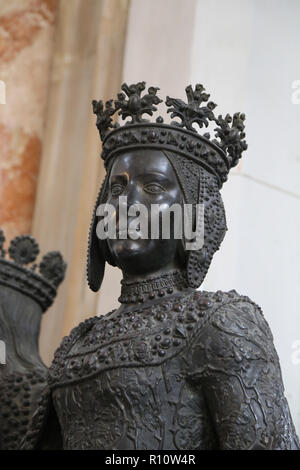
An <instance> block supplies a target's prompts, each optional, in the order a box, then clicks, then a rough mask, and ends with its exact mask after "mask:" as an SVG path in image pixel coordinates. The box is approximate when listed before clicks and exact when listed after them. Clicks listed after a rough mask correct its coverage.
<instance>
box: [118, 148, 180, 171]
mask: <svg viewBox="0 0 300 470" xmlns="http://www.w3.org/2000/svg"><path fill="white" fill-rule="evenodd" d="M125 171H126V172H128V171H129V172H131V173H139V174H141V173H145V174H147V173H157V172H159V173H163V174H166V175H167V174H168V175H170V176H171V175H172V176H173V174H174V170H173V168H172V165H171V164H170V162H169V160H168V158H167V157H166V156H165V155H164V154H163V152H161V151H160V150H150V149H149V150H147V149H141V150H138V149H137V150H134V151H129V152H124V153H122V154H120V155H118V156H117V157H116V158H115V161H114V163H113V165H112V169H111V175H114V174H118V173H122V172H125ZM174 176H175V175H174Z"/></svg>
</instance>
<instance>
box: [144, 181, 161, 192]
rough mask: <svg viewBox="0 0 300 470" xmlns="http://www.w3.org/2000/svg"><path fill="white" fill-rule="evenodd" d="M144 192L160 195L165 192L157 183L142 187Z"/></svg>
mask: <svg viewBox="0 0 300 470" xmlns="http://www.w3.org/2000/svg"><path fill="white" fill-rule="evenodd" d="M144 190H145V191H146V192H147V193H150V194H160V193H163V192H164V191H165V188H163V187H162V186H161V185H160V184H158V183H148V184H146V185H145V186H144Z"/></svg>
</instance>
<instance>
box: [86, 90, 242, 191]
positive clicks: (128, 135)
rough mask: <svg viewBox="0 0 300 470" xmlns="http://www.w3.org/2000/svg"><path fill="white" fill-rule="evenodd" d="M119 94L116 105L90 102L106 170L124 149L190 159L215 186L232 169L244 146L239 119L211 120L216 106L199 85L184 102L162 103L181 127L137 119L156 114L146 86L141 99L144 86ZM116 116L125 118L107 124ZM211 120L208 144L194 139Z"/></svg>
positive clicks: (160, 120)
mask: <svg viewBox="0 0 300 470" xmlns="http://www.w3.org/2000/svg"><path fill="white" fill-rule="evenodd" d="M121 88H122V90H123V92H124V93H123V92H121V93H119V94H118V99H117V100H109V101H107V102H106V103H105V106H104V104H103V102H102V101H96V100H94V101H93V111H94V114H96V115H97V127H98V130H99V133H100V137H101V140H102V142H103V146H102V158H103V160H104V162H105V166H106V167H107V165H108V162H109V160H110V158H111V157H112V156H114V155H116V154H117V153H120V152H122V151H124V150H129V149H135V148H152V149H160V150H169V151H171V152H174V151H175V152H177V153H179V154H181V155H183V156H185V157H187V158H189V159H192V160H194V161H196V162H197V163H199V164H200V165H202V166H203V167H204V168H206V169H207V170H208V171H210V172H211V173H213V174H214V175H215V176H216V177H217V178H218V181H219V186H220V187H221V186H222V184H223V182H224V181H226V180H227V175H228V172H229V170H230V168H232V167H234V166H235V165H237V163H238V161H239V159H240V158H241V156H242V152H243V151H244V150H246V148H247V144H246V141H245V140H244V139H245V132H244V128H245V126H244V120H245V115H244V114H241V113H235V114H234V115H233V117H231V116H230V115H229V114H227V115H226V116H225V118H223V117H222V116H221V115H220V116H218V117H216V116H215V114H214V112H213V110H214V109H215V108H216V104H215V103H213V102H212V101H208V99H209V97H210V95H209V94H207V93H205V91H204V90H205V88H204V87H203V85H200V84H197V85H196V86H195V89H194V90H193V88H192V86H191V85H190V86H188V87H187V88H186V90H185V91H186V95H187V100H188V102H187V103H184V102H183V101H182V100H180V99H175V98H170V97H169V96H167V98H166V101H165V104H166V106H167V108H168V110H167V112H168V113H171V118H179V119H180V120H181V122H177V121H172V122H171V123H170V124H165V123H164V120H163V118H162V117H161V116H159V117H157V119H156V122H155V123H154V122H150V121H149V120H147V119H143V115H144V114H148V115H150V116H152V115H153V112H154V111H157V107H156V106H155V105H157V104H159V103H161V102H162V100H161V99H160V98H159V97H158V96H157V91H158V90H159V88H155V87H150V88H148V93H146V94H144V95H143V96H142V91H143V90H145V82H140V83H137V84H135V85H129V86H128V85H127V84H126V83H123V85H122V87H121ZM116 112H118V114H119V115H120V116H121V117H122V119H126V118H131V120H130V121H127V122H125V124H124V126H120V124H119V123H118V122H116V123H113V116H114V114H115V113H116ZM209 121H213V122H214V123H215V124H216V125H217V127H216V128H215V129H214V131H215V137H216V138H214V139H212V140H210V134H209V133H205V134H203V135H200V134H198V133H197V130H196V129H195V128H194V125H195V124H198V126H199V127H200V128H202V127H203V126H205V127H207V126H208V124H209Z"/></svg>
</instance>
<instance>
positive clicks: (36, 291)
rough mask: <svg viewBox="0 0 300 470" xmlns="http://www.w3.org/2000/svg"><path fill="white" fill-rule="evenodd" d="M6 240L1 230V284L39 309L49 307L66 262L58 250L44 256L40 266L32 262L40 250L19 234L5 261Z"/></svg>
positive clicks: (31, 241)
mask: <svg viewBox="0 0 300 470" xmlns="http://www.w3.org/2000/svg"><path fill="white" fill-rule="evenodd" d="M4 242H5V237H4V233H3V231H2V230H1V229H0V285H4V286H8V287H11V288H13V289H15V290H18V291H20V292H22V293H23V294H25V295H28V296H29V297H31V298H33V299H34V300H36V301H37V302H38V303H39V304H40V306H41V307H42V310H43V311H45V310H47V308H48V307H50V305H51V304H52V302H53V300H54V298H55V296H56V290H57V287H58V286H59V284H60V283H61V282H62V280H63V279H64V276H65V271H66V263H65V262H64V260H63V258H62V256H61V254H60V253H59V252H58V251H51V252H49V253H47V254H46V255H45V256H44V257H43V258H42V260H41V262H40V264H39V265H37V264H31V266H30V267H25V265H29V264H30V263H34V261H35V260H36V258H37V256H38V254H39V247H38V244H37V243H36V241H35V239H34V238H33V237H31V236H30V235H21V236H19V237H16V238H14V239H13V240H12V241H11V242H10V246H9V248H8V253H9V256H10V259H7V258H6V257H5V256H6V252H5V250H4V249H3V245H4Z"/></svg>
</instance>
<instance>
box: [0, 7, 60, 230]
mask: <svg viewBox="0 0 300 470" xmlns="http://www.w3.org/2000/svg"><path fill="white" fill-rule="evenodd" d="M56 8H57V1H56V0H22V1H21V0H11V1H9V2H8V1H7V0H0V80H1V84H2V91H3V89H4V87H5V95H6V96H5V102H6V104H3V102H4V100H3V96H2V100H1V103H2V104H0V143H1V145H0V201H1V204H0V227H2V228H3V229H4V230H5V235H6V237H7V239H10V238H12V237H14V236H16V235H18V234H20V233H26V232H30V231H31V226H32V217H33V210H34V204H35V195H36V186H37V178H38V173H39V166H40V159H41V152H42V135H43V126H44V116H45V108H46V102H47V92H48V77H49V69H50V64H51V57H52V46H53V32H54V23H55V14H56ZM3 84H4V85H3ZM2 94H3V93H2Z"/></svg>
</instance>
